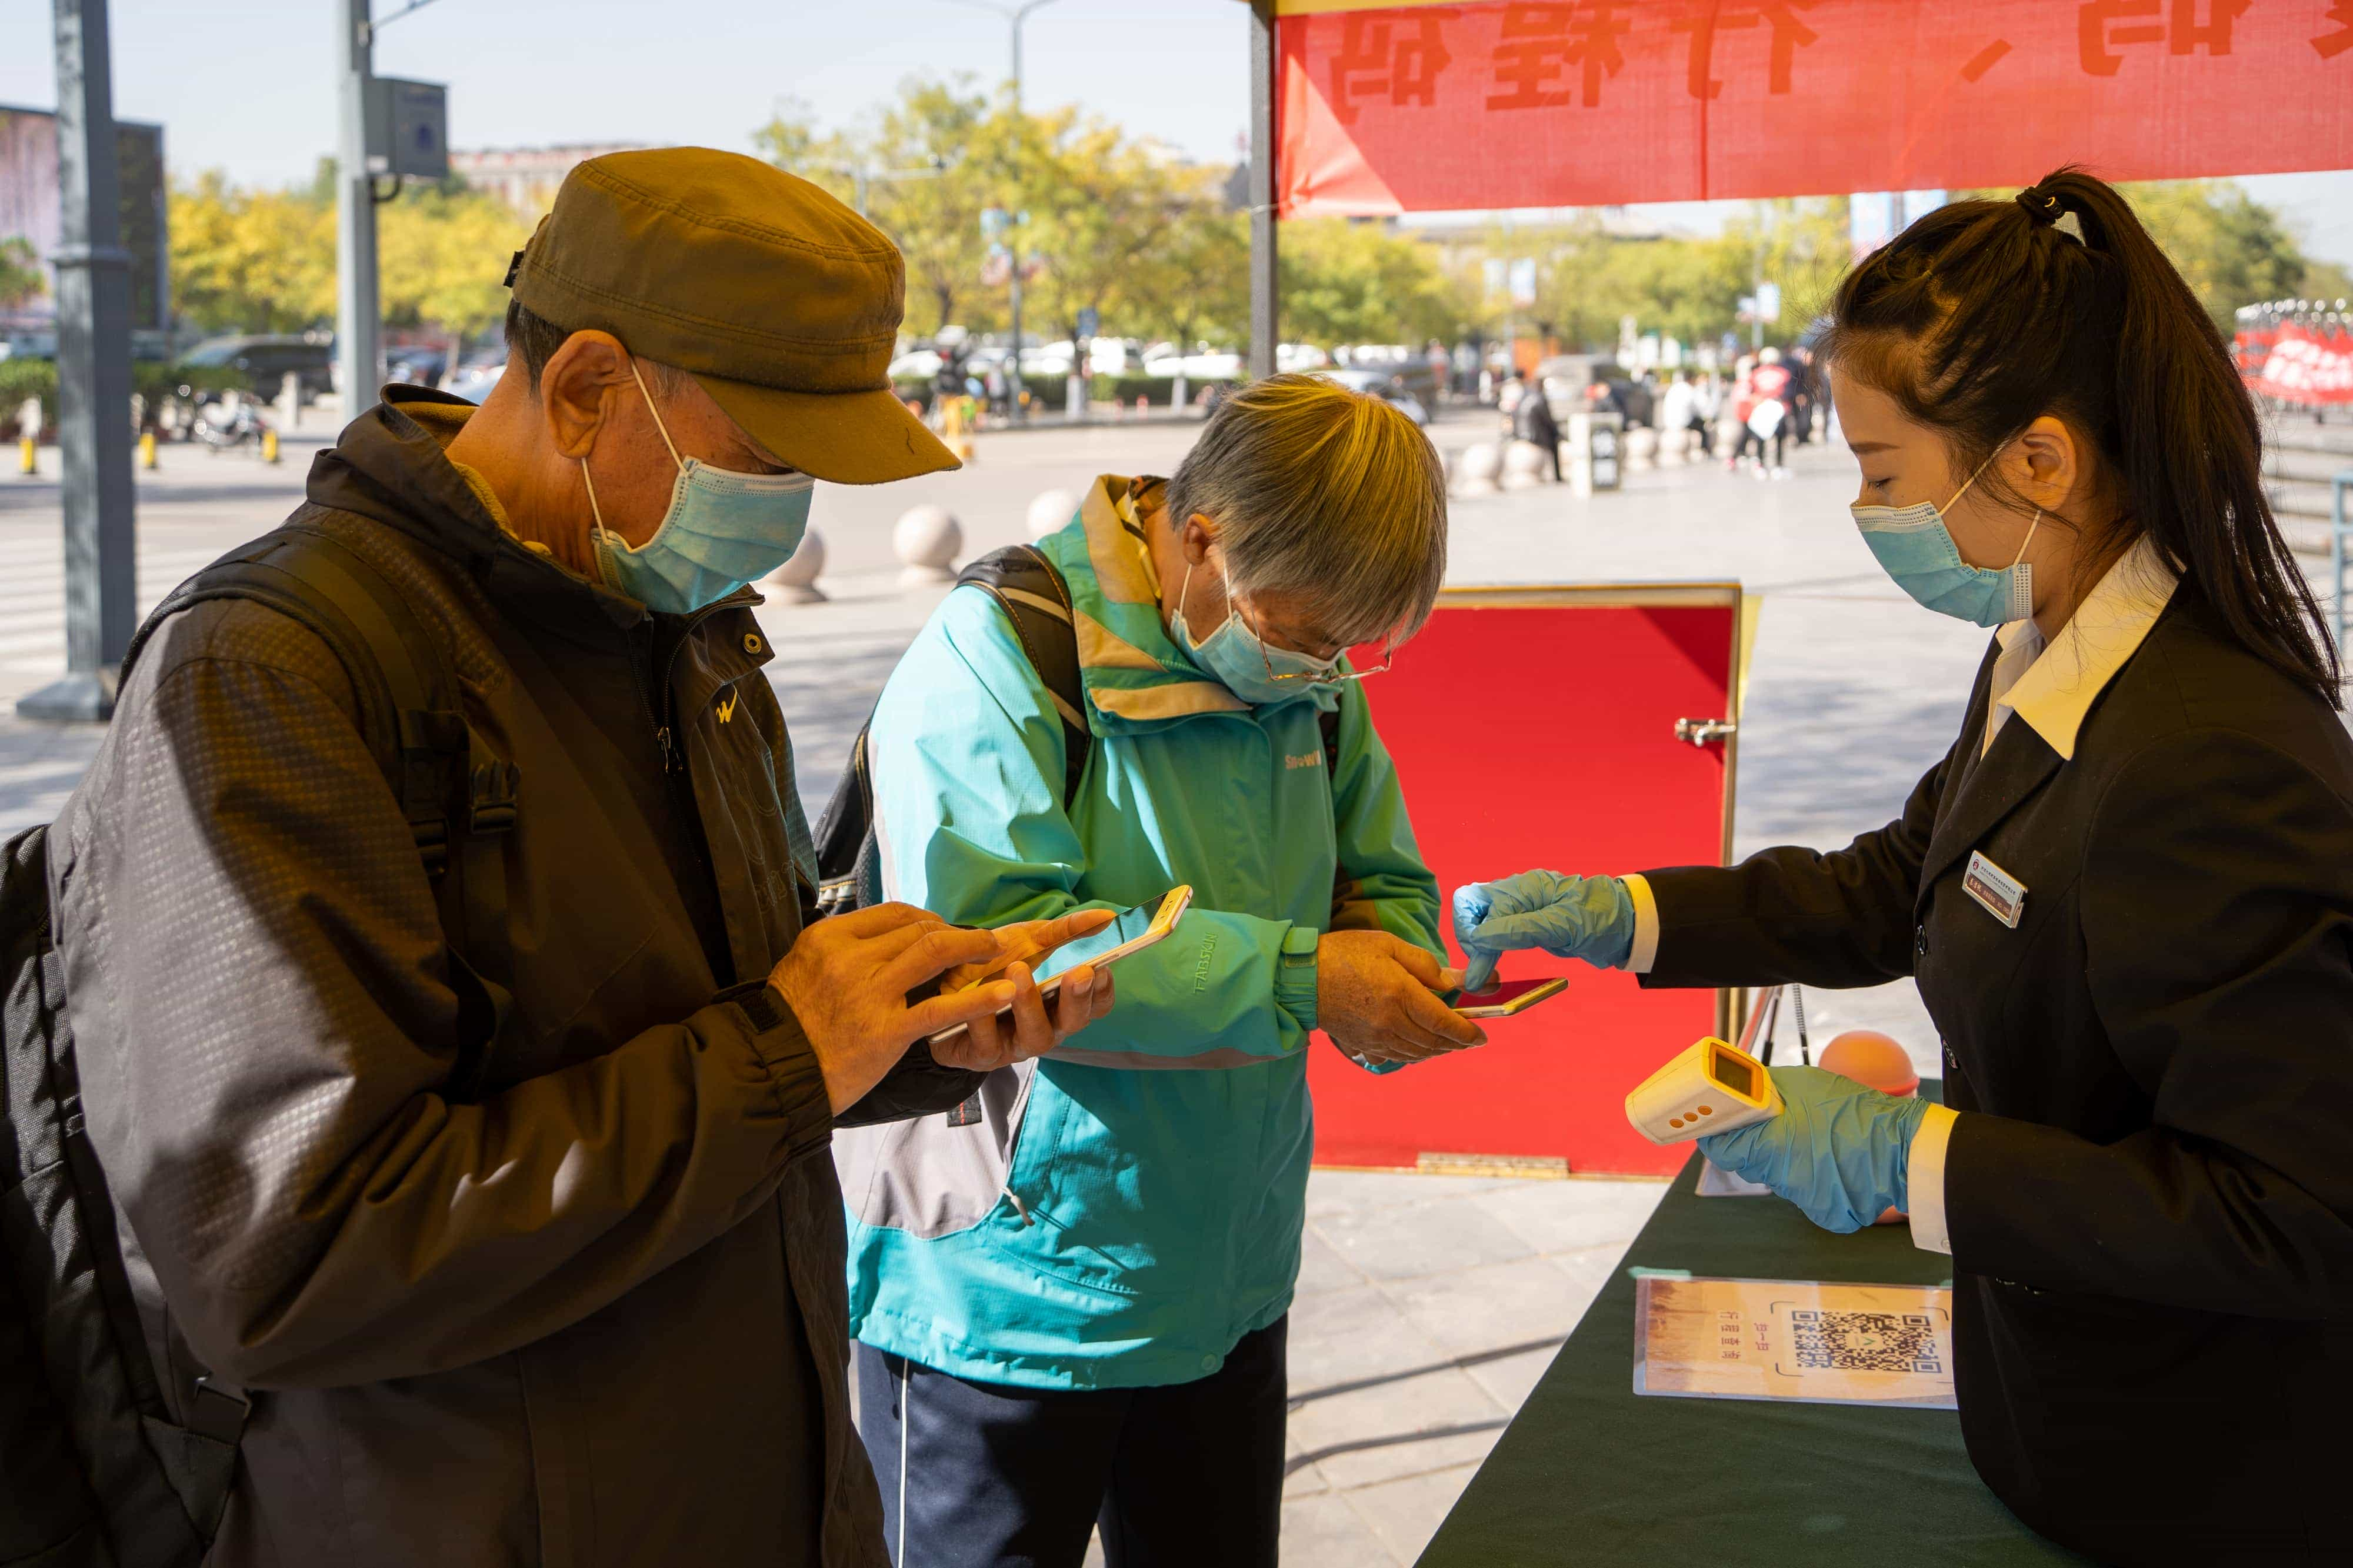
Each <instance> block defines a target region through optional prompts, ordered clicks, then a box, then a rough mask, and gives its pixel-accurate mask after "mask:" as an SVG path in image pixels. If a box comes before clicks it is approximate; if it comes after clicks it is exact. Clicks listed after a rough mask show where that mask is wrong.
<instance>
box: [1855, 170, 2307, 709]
mask: <svg viewBox="0 0 2353 1568" xmlns="http://www.w3.org/2000/svg"><path fill="white" fill-rule="evenodd" d="M1823 350H1824V353H1826V355H1828V356H1829V357H1831V358H1834V359H1836V360H1838V361H1839V362H1840V364H1841V368H1842V369H1846V370H1849V371H1851V372H1852V373H1853V374H1856V375H1857V376H1858V377H1859V378H1861V379H1862V380H1863V381H1865V382H1867V383H1869V384H1871V385H1873V386H1875V387H1877V388H1879V389H1880V390H1881V391H1883V392H1885V393H1886V394H1887V395H1889V396H1891V397H1893V398H1894V400H1895V402H1896V404H1897V405H1898V406H1899V407H1901V408H1902V409H1903V410H1904V412H1905V415H1906V416H1908V417H1910V418H1911V419H1913V420H1915V422H1917V423H1919V424H1922V425H1926V426H1930V427H1932V428H1934V429H1936V430H1938V431H1939V432H1941V433H1942V434H1943V435H1944V436H1945V437H1946V440H1947V444H1948V446H1949V447H1951V448H1952V451H1953V456H1954V458H1955V459H1956V461H1957V464H1958V465H1959V466H1960V467H1962V468H1975V467H1977V466H1978V464H1980V463H1982V462H1984V461H1985V460H1986V459H1987V458H1989V457H1991V456H1992V455H1993V454H1994V453H1995V452H1996V451H1998V450H2000V448H2001V447H2003V446H2005V445H2007V444H2008V443H2009V442H2010V439H2011V438H2012V437H2015V436H2016V435H2017V434H2018V432H2019V430H2020V429H2021V427H2023V426H2025V425H2026V424H2027V423H2028V422H2029V421H2031V419H2033V418H2035V417H2036V416H2041V415H2043V414H2052V415H2056V416H2059V417H2060V418H2063V419H2064V420H2066V421H2067V422H2068V423H2069V424H2070V425H2072V426H2074V427H2075V428H2076V429H2077V430H2078V431H2079V432H2081V433H2082V434H2083V435H2084V436H2085V437H2087V438H2088V439H2089V440H2090V441H2091V442H2092V444H2093V445H2094V447H2096V449H2097V450H2098V452H2099V454H2100V457H2101V459H2102V461H2103V462H2104V464H2105V466H2106V468H2108V470H2109V471H2110V472H2111V473H2112V474H2113V475H2114V476H2115V479H2116V491H2117V494H2118V496H2119V498H2120V499H2121V500H2122V503H2123V504H2122V508H2121V510H2119V512H2118V514H2117V515H2116V517H2115V518H2113V519H2110V520H2105V521H2098V522H2094V523H2093V524H2090V525H2088V526H2087V527H2086V529H2085V531H2084V539H2083V542H2082V547H2081V549H2080V550H2079V552H2078V559H2079V561H2080V562H2082V563H2083V569H2084V570H2086V571H2098V570H2105V568H2106V567H2107V566H2108V565H2111V564H2113V563H2115V562H2116V560H2118V559H2119V558H2121V557H2122V556H2123V555H2124V553H2125V552H2126V551H2127V550H2129V549H2131V548H2132V546H2133V545H2134V544H2135V543H2136V542H2138V541H2139V540H2141V539H2142V538H2147V539H2149V540H2150V541H2152V542H2154V543H2155V544H2156V545H2157V547H2158V550H2159V551H2161V552H2163V553H2164V555H2165V556H2166V557H2167V559H2168V561H2169V562H2170V563H2172V564H2173V565H2174V566H2175V567H2176V568H2177V569H2178V570H2179V572H2180V574H2181V575H2182V576H2183V577H2184V578H2185V579H2187V580H2188V581H2189V583H2190V584H2193V585H2194V586H2195V587H2196V589H2197V590H2198V592H2199V593H2200V595H2203V596H2204V598H2205V599H2206V601H2207V602H2208V603H2209V604H2211V605H2212V606H2213V608H2214V610H2215V613H2216V614H2217V615H2219V616H2221V619H2222V622H2223V624H2224V625H2225V626H2227V627H2228V628H2229V630H2230V633H2231V635H2232V637H2234V638H2236V639H2237V641H2238V642H2239V643H2240V644H2241V645H2242V646H2243V647H2245V648H2246V649H2247V650H2248V651H2249V652H2251V653H2253V655H2255V656H2256V657H2257V658H2261V659H2263V661H2264V662H2265V663H2266V664H2269V665H2271V666H2272V667H2273V668H2275V669H2278V670H2280V671H2282V672H2283V673H2284V674H2286V675H2287V676H2289V677H2290V678H2291V679H2295V681H2297V682H2298V683H2300V684H2302V685H2304V686H2306V687H2307V688H2309V689H2311V690H2313V691H2314V692H2316V694H2318V695H2319V696H2320V697H2321V698H2323V699H2324V700H2327V702H2328V704H2329V705H2330V706H2331V707H2338V706H2341V700H2340V695H2339V691H2338V680H2339V670H2338V665H2337V650H2336V647H2335V645H2334V643H2333V642H2332V640H2331V638H2330V637H2329V633H2328V628H2327V622H2326V621H2324V620H2323V619H2322V617H2321V614H2320V606H2319V605H2318V604H2317V603H2316V601H2315V600H2314V598H2313V595H2312V589H2311V587H2310V585H2309V584H2307V583H2306V581H2305V577H2304V574H2303V573H2302V572H2301V571H2300V570H2298V568H2297V567H2296V565H2295V561H2294V560H2293V558H2292V557H2291V556H2290V554H2289V552H2288V549H2287V545H2286V542H2284V540H2283V539H2282V538H2281V537H2280V531H2279V526H2278V524H2277V522H2276V521H2274V518H2273V516H2272V509H2271V501H2270V499H2269V497H2268V496H2267V495H2266V494H2265V493H2264V490H2263V431H2262V427H2261V426H2260V424H2259V423H2258V421H2257V417H2256V414H2255V405H2254V400H2253V398H2252V397H2250V396H2249V395H2248V394H2247V389H2246V385H2245V384H2244V382H2242V380H2241V379H2240V376H2239V373H2238V370H2237V367H2236V366H2235V365H2234V364H2233V363H2232V359H2231V355H2230V351H2229V348H2228V346H2227V345H2226V344H2225V343H2224V342H2223V341H2222V335H2221V332H2220V331H2217V330H2216V328H2215V326H2214V322H2213V321H2212V319H2211V317H2209V316H2208V315H2207V314H2206V311H2205V310H2204V308H2203V307H2201V306H2200V304H2199V302H2198V300H2197V297H2196V296H2195V295H2193V294H2192V293H2191V292H2190V291H2189V285H2188V284H2186V283H2184V282H2183V281H2182V279H2181V274H2180V273H2179V271H2177V270H2176V269H2175V268H2174V266H2173V263H2172V262H2171V261H2170V260H2169V259H2168V258H2167V257H2166V254H2165V252H2164V251H2163V250H2162V249H2160V248H2159V247H2158V244H2157V241H2156V240H2154V239H2153V238H2151V237H2149V233H2148V230H2147V229H2146V228H2144V227H2143V226H2141V222H2140V219H2139V218H2138V216H2136V215H2135V214H2134V212H2133V210H2132V208H2131V206H2130V205H2128V204H2127V203H2126V201H2125V198H2124V197H2123V195H2120V194H2119V193H2118V192H2117V191H2116V188H2115V187H2114V186H2112V185H2109V184H2105V183H2103V182H2102V181H2099V180H2096V179H2094V178H2093V177H2092V176H2091V175H2089V174H2084V172H2083V171H2082V170H2080V169H2076V168H2073V167H2069V168H2064V169H2062V170H2060V171H2059V172H2058V173H2056V174H2051V175H2048V176H2046V177H2045V178H2044V179H2042V181H2041V182H2040V183H2038V184H2034V185H2032V186H2031V187H2029V188H2028V189H2027V190H2024V191H2021V193H2019V195H2018V196H2017V198H2016V199H2015V200H2014V201H2006V202H1995V201H1973V202H1956V203H1954V204H1952V205H1949V206H1946V207H1943V208H1940V209H1938V210H1937V211H1936V212H1933V213H1930V214H1929V215H1927V216H1926V217H1923V218H1921V219H1920V220H1919V221H1918V222H1917V223H1915V224H1914V225H1913V226H1911V227H1910V228H1907V229H1905V231H1904V233H1903V234H1902V235H1900V236H1898V237H1896V238H1895V239H1894V240H1893V241H1892V242H1890V243H1889V244H1888V245H1887V246H1885V247H1883V248H1882V249H1881V250H1879V251H1878V252H1877V253H1876V254H1874V255H1873V256H1872V257H1870V258H1868V259H1866V260H1865V261H1863V262H1862V264H1861V265H1859V266H1857V267H1856V268H1854V269H1853V270H1852V271H1851V272H1850V273H1848V274H1847V276H1846V278H1845V279H1844V280H1843V281H1842V282H1841V284H1840V285H1839V289H1838V293H1837V296H1836V298H1835V300H1833V301H1832V304H1831V330H1830V332H1829V334H1828V336H1827V339H1826V341H1825V342H1824V344H1823Z"/></svg>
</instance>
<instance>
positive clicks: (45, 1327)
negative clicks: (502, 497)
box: [0, 523, 518, 1568]
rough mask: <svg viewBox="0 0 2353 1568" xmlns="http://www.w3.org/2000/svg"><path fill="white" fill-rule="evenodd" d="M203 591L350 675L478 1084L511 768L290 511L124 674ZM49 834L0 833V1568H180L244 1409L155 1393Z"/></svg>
mask: <svg viewBox="0 0 2353 1568" xmlns="http://www.w3.org/2000/svg"><path fill="white" fill-rule="evenodd" d="M206 599H253V600H258V601H259V602H260V603H262V604H265V605H269V607H271V608H272V609H275V610H278V611H279V612H280V613H282V614H284V615H288V616H292V617H293V618H294V619H295V620H297V621H299V622H301V624H302V625H303V626H307V627H308V628H309V629H310V630H311V631H312V632H314V633H315V634H317V635H318V637H320V638H321V640H322V641H323V642H325V643H326V645H327V646H328V647H329V648H331V649H332V650H333V652H334V654H335V656H336V658H338V659H339V660H340V661H341V662H342V664H343V668H344V671H345V672H346V674H348V675H349V676H350V678H351V682H352V689H353V691H354V692H356V693H357V694H358V696H359V700H360V706H361V713H362V730H363V732H364V734H365V735H366V736H367V738H368V741H369V743H370V745H371V746H372V747H373V749H374V750H375V752H376V756H377V760H378V762H379V763H381V764H382V765H383V767H384V771H385V779H386V780H387V781H388V782H389V783H390V784H391V785H392V787H393V792H394V794H395V795H397V796H398V797H399V799H400V804H401V810H402V813H403V815H404V816H406V817H407V819H408V825H409V829H410V832H411V833H412V834H413V835H414V836H415V837H416V840H417V852H418V854H419V856H420V857H421V858H423V860H424V863H425V867H426V869H427V873H428V875H430V876H431V877H432V878H433V879H434V882H435V884H436V891H437V896H438V898H439V900H440V905H441V918H442V929H443V930H444V931H446V932H448V933H449V934H450V936H451V939H452V946H451V952H450V958H451V960H452V972H453V973H455V974H456V975H457V976H458V977H459V988H460V991H461V993H463V994H464V995H465V1002H464V1005H463V1007H462V1009H461V1028H462V1031H463V1032H462V1036H461V1038H462V1041H463V1045H462V1047H461V1049H460V1051H459V1058H458V1059H459V1066H458V1068H456V1070H455V1071H454V1072H453V1074H452V1077H451V1081H450V1084H449V1086H448V1092H449V1093H450V1094H451V1096H452V1097H453V1098H459V1099H462V1098H466V1097H468V1096H469V1095H470V1094H473V1093H476V1092H479V1089H480V1082H481V1078H482V1074H483V1070H484V1068H485V1066H486V1064H487V1061H488V1058H489V1052H490V1047H491V1041H492V1040H493V1038H494V1037H495V1036H496V1035H497V1032H498V1028H499V1026H500V1024H501V1022H502V1021H503V1019H504V1017H505V1016H506V1012H507V1007H508V1003H509V1000H510V994H509V992H508V991H507V989H506V987H505V984H504V983H505V981H506V980H507V979H508V978H509V973H508V969H507V963H508V958H509V949H508V943H507V930H506V925H507V916H506V893H507V886H506V868H505V855H504V843H503V838H502V836H503V835H504V834H505V833H506V831H507V830H508V829H509V828H511V827H512V826H513V825H514V819H515V795H516V784H517V782H518V775H517V773H516V770H515V768H514V767H513V766H512V764H511V763H506V762H505V761H503V760H502V759H501V758H499V757H498V756H496V755H494V754H493V753H491V751H490V750H489V749H488V747H487V746H486V745H485V744H484V742H483V741H482V738H481V737H480V735H479V734H477V733H476V732H475V731H473V730H472V729H471V727H470V726H469V725H468V724H467V723H466V721H465V719H464V717H463V716H462V713H461V711H460V709H459V702H458V685H457V677H456V673H455V671H454V670H453V669H451V668H449V665H448V659H447V658H446V657H445V656H444V654H443V653H442V650H441V649H440V647H439V646H438V643H437V642H436V641H435V640H434V638H433V637H431V635H429V634H428V633H427V630H426V629H425V627H424V626H423V625H422V624H421V623H420V622H419V621H418V619H417V616H416V613H415V612H414V610H413V609H412V608H411V607H410V606H409V605H408V604H407V602H406V600H405V599H404V598H403V597H402V595H401V594H400V592H399V591H398V590H397V589H396V588H395V587H394V586H393V585H392V584H390V583H388V582H387V581H385V578H384V577H383V575H382V574H379V573H378V572H377V571H376V570H375V568H374V567H372V566H370V565H369V564H368V563H366V562H365V561H364V559H362V558H361V557H360V556H359V555H357V554H355V553H354V552H352V551H351V550H349V549H348V548H346V547H345V546H343V545H342V544H340V543H338V542H335V541H334V540H332V539H331V538H329V537H327V536H326V535H325V534H323V533H321V532H319V531H316V530H315V529H311V528H308V527H304V526H302V525H301V524H300V523H290V524H288V525H287V526H285V527H283V528H280V529H278V530H277V531H274V532H271V533H269V534H266V535H264V536H263V537H262V538H261V539H260V540H258V541H256V542H254V543H253V544H250V545H248V546H246V547H244V548H242V549H240V550H237V551H236V552H232V553H230V554H228V555H226V556H223V557H222V558H221V559H220V560H218V561H216V562H215V563H212V564H211V565H210V566H207V567H206V568H205V569H204V570H203V571H201V572H199V573H197V574H195V576H194V577H192V578H190V579H189V580H188V581H187V582H185V583H184V584H181V585H180V586H179V587H178V588H177V589H175V590H174V592H173V593H172V595H171V596H170V597H169V598H167V599H165V600H164V603H163V604H161V605H158V606H157V607H156V609H155V612H154V614H153V615H152V616H149V617H148V619H147V621H146V624H145V625H144V626H142V627H141V628H140V630H139V633H138V635H137V636H136V637H132V640H131V647H130V648H129V650H128V651H127V652H126V653H125V654H124V656H123V661H122V678H123V679H126V680H127V679H129V676H130V670H131V665H132V660H133V659H135V658H138V656H139V651H140V649H141V648H142V647H143V646H144V645H145V643H146V641H147V638H148V637H149V636H150V635H151V634H152V633H153V630H154V628H155V626H157V624H158V623H160V622H161V621H162V620H163V619H164V617H165V616H169V615H171V614H173V613H174V612H175V611H178V610H183V609H185V608H187V607H188V606H189V605H194V604H196V603H199V602H201V601H203V600H206ZM47 847H48V846H47V829H46V828H42V827H34V828H28V829H26V831H24V832H22V833H19V834H17V835H16V836H15V837H12V838H10V839H9V840H8V841H7V842H6V844H5V847H0V1100H5V1109H6V1111H7V1121H6V1125H5V1131H0V1248H5V1251H4V1252H0V1390H5V1393H0V1568H187V1565H190V1564H194V1563H197V1562H198V1561H200V1560H201V1559H202V1558H203V1556H204V1555H205V1552H206V1550H207V1549H208V1548H209V1546H210V1544H211V1542H212V1538H213V1535H214V1532H215V1531H216V1530H217V1529H218V1528H219V1524H220V1518H221V1511H222V1510H223V1508H224V1507H225V1506H226V1505H227V1500H228V1494H229V1488H230V1483H231V1480H232V1479H233V1477H234V1476H235V1473H236V1466H237V1439H238V1437H239V1436H240V1435H241V1434H242V1432H243V1430H244V1427H245V1423H246V1418H247V1416H248V1415H249V1414H250V1412H251V1409H252V1405H251V1402H250V1400H249V1399H248V1397H247V1395H246V1394H245V1392H244V1391H243V1390H242V1389H238V1388H235V1387H231V1386H228V1385H227V1384H221V1383H219V1382H217V1381H215V1380H211V1379H199V1380H198V1382H197V1384H196V1386H195V1388H193V1389H189V1390H184V1391H183V1392H182V1397H181V1398H180V1400H179V1401H177V1405H178V1406H179V1408H180V1409H182V1410H183V1411H184V1412H185V1414H186V1416H187V1420H186V1424H185V1426H183V1425H180V1424H177V1423H175V1422H174V1419H173V1417H172V1415H170V1411H171V1409H172V1408H173V1406H172V1405H170V1404H167V1403H166V1401H165V1400H164V1394H163V1389H162V1385H161V1384H160V1383H159V1381H158V1374H157V1369H156V1368H155V1366H154V1364H153V1359H152V1358H151V1357H150V1356H149V1354H148V1351H147V1342H146V1337H145V1334H144V1332H143V1331H142V1329H141V1326H140V1321H139V1315H138V1311H137V1309H136V1307H135V1305H134V1304H133V1302H132V1295H131V1285H130V1280H129V1278H128V1275H127V1273H126V1271H125V1268H124V1267H123V1260H122V1250H121V1244H120V1241H119V1239H118V1237H117V1236H116V1233H115V1216H114V1205H113V1201H112V1199H111V1196H110V1194H109V1193H108V1189H107V1184H106V1175H105V1173H104V1172H102V1171H101V1170H100V1168H99V1163H98V1156H97V1153H96V1152H95V1151H94V1150H93V1149H92V1148H91V1146H90V1135H89V1132H88V1130H87V1128H86V1127H85V1125H84V1121H83V1116H82V1108H81V1091H80V1080H79V1073H78V1071H77V1069H76V1067H75V1062H74V1050H73V1035H72V1031H71V1026H70V1024H69V1018H68V1016H67V1012H66V998H65V987H64V965H63V963H62V962H61V960H60V959H59V957H58V953H57V952H56V949H55V947H54V945H53V944H52V941H51V928H50V911H49V895H48V877H47ZM461 951H462V952H463V955H464V956H462V957H461V956H459V953H460V952H461Z"/></svg>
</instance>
